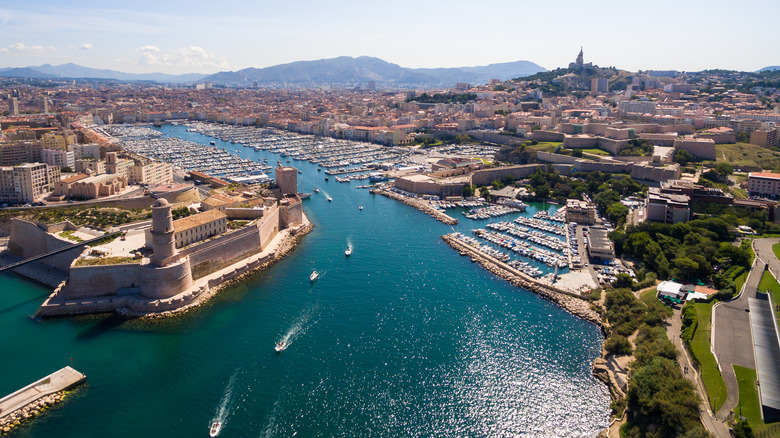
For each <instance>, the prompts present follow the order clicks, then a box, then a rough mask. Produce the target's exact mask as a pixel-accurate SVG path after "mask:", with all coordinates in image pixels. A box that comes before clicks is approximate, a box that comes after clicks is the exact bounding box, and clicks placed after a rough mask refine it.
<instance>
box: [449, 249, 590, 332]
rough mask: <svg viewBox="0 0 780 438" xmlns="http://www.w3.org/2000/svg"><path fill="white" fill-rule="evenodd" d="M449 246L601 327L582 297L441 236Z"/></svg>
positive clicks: (502, 276) (517, 284)
mask: <svg viewBox="0 0 780 438" xmlns="http://www.w3.org/2000/svg"><path fill="white" fill-rule="evenodd" d="M441 238H442V240H444V241H445V242H446V243H447V244H448V245H449V246H451V247H452V248H453V249H455V250H457V251H458V252H460V254H461V255H468V256H469V257H471V260H472V261H474V262H477V263H479V264H480V265H482V267H483V268H485V269H486V270H487V271H489V272H491V273H493V274H494V275H496V276H498V277H500V278H503V279H504V280H506V281H508V282H510V283H512V284H514V285H515V286H518V287H521V288H523V289H526V290H529V291H531V292H534V293H536V294H538V295H541V296H542V297H544V298H547V299H548V300H550V301H552V302H553V303H555V304H556V305H557V306H558V307H560V308H561V309H563V310H566V311H567V312H569V313H571V314H573V315H574V316H577V317H580V318H582V319H584V320H586V321H589V322H592V323H594V324H596V325H598V326H600V327H601V326H602V325H603V321H602V319H601V316H600V315H599V314H598V313H596V312H595V311H594V310H593V309H591V308H590V304H589V303H588V302H587V301H586V300H585V299H584V297H582V296H580V295H578V294H576V293H573V292H568V291H564V290H562V289H560V288H557V287H555V286H552V285H550V284H546V283H544V282H542V281H540V280H538V279H535V278H532V277H530V276H528V275H526V274H525V273H523V272H521V271H519V270H517V269H514V268H512V267H511V266H509V265H507V264H506V263H503V262H501V261H500V260H498V259H496V258H494V257H491V256H490V255H488V254H485V253H482V252H480V251H479V250H478V249H476V248H474V247H473V246H471V245H468V244H466V243H465V242H461V241H459V240H458V239H456V238H454V237H453V236H450V235H444V236H441Z"/></svg>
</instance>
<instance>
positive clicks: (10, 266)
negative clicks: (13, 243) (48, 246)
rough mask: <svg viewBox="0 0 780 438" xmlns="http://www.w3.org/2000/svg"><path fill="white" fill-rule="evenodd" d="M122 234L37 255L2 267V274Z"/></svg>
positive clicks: (94, 239)
mask: <svg viewBox="0 0 780 438" xmlns="http://www.w3.org/2000/svg"><path fill="white" fill-rule="evenodd" d="M122 233H123V231H116V232H113V233H107V234H104V235H102V236H98V237H95V238H93V239H88V240H85V241H83V242H78V243H74V244H73V245H70V246H65V247H62V248H59V249H55V250H54V251H49V252H47V253H45V254H40V255H37V256H33V257H30V258H28V259H24V260H20V261H18V262H15V263H11V264H10V265H5V266H3V267H0V272H4V271H8V270H10V269H15V268H18V267H20V266H23V265H26V264H28V263H32V262H37V261H38V260H42V259H45V258H46V257H51V256H53V255H57V254H60V253H63V252H65V251H70V250H72V249H74V248H78V247H80V246H84V245H89V244H91V243H95V242H98V241H100V240H103V239H105V238H108V237H112V236H118V235H120V234H122Z"/></svg>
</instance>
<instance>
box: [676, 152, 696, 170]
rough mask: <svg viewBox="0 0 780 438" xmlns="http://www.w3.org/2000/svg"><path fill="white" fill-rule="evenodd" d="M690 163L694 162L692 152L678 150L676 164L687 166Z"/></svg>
mask: <svg viewBox="0 0 780 438" xmlns="http://www.w3.org/2000/svg"><path fill="white" fill-rule="evenodd" d="M690 161H693V155H691V153H690V152H688V151H686V150H685V149H678V150H677V152H675V154H674V162H675V163H680V165H682V166H685V165H687V164H688V162H690Z"/></svg>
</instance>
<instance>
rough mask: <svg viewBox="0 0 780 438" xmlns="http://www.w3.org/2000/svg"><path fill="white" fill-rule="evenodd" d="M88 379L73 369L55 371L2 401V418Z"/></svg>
mask: <svg viewBox="0 0 780 438" xmlns="http://www.w3.org/2000/svg"><path fill="white" fill-rule="evenodd" d="M86 378H87V376H85V375H84V374H82V373H80V372H78V371H76V370H74V369H73V368H71V367H65V368H62V369H61V370H59V371H55V372H53V373H52V374H49V375H48V376H46V377H44V378H43V379H41V380H38V381H37V382H35V383H31V384H29V385H27V386H25V387H24V388H22V389H20V390H18V391H15V392H13V393H11V394H9V395H7V396H5V397H3V398H2V399H0V418H3V417H5V416H7V415H10V414H11V413H13V412H14V411H16V410H17V409H20V408H23V407H25V406H27V405H28V404H30V403H32V402H34V401H35V400H38V399H39V398H42V397H45V396H47V395H49V394H54V393H55V392H59V391H62V390H65V389H68V388H70V387H71V386H74V385H77V384H79V383H81V382H83V381H84V380H85V379H86Z"/></svg>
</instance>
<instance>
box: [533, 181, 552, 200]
mask: <svg viewBox="0 0 780 438" xmlns="http://www.w3.org/2000/svg"><path fill="white" fill-rule="evenodd" d="M534 194H535V195H536V197H537V198H546V197H548V196H550V186H548V185H547V184H542V185H541V186H539V187H536V188H535V189H534Z"/></svg>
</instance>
